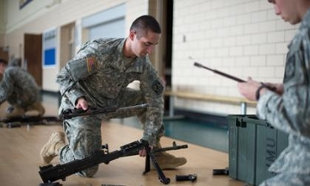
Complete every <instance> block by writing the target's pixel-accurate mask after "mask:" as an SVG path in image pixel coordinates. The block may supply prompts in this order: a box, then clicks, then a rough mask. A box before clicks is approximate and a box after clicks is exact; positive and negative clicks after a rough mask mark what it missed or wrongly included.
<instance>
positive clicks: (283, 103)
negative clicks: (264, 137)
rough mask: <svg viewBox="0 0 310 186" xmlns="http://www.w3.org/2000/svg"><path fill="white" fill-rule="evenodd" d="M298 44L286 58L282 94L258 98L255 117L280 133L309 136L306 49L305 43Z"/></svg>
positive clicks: (309, 61)
mask: <svg viewBox="0 0 310 186" xmlns="http://www.w3.org/2000/svg"><path fill="white" fill-rule="evenodd" d="M302 43H303V44H300V45H299V44H298V45H296V46H294V47H292V48H291V49H290V51H293V52H290V53H289V55H288V57H287V62H286V69H285V76H284V93H283V95H282V96H280V95H277V94H275V93H273V92H271V91H267V93H265V94H263V95H262V97H261V98H260V99H259V102H258V105H257V114H258V116H259V117H260V118H261V119H266V120H267V121H268V122H269V123H270V124H271V125H273V126H274V127H276V128H278V129H280V130H283V131H285V132H287V133H290V134H294V135H303V136H307V137H310V107H309V104H310V90H309V89H310V85H309V84H310V69H309V66H310V59H309V56H310V55H309V53H310V48H309V46H308V45H309V42H302ZM296 47H297V48H296ZM301 51H303V52H301Z"/></svg>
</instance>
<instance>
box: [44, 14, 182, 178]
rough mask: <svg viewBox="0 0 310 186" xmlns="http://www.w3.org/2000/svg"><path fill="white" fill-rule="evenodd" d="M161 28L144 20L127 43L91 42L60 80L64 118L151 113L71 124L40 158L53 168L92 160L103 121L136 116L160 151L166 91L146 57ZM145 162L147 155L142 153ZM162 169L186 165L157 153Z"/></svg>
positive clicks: (132, 29) (145, 136) (87, 173)
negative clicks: (76, 113)
mask: <svg viewBox="0 0 310 186" xmlns="http://www.w3.org/2000/svg"><path fill="white" fill-rule="evenodd" d="M160 36H161V28H160V25H159V24H158V22H157V21H156V19H154V18H153V17H152V16H148V15H144V16H141V17H139V18H137V19H136V20H135V21H134V22H133V23H132V25H131V27H130V32H129V35H128V37H127V38H120V39H111V38H104V39H97V40H93V41H89V42H87V43H86V44H85V45H84V46H83V47H82V48H81V49H80V51H79V52H78V54H77V56H76V57H75V58H74V59H73V60H71V61H69V62H68V64H67V65H66V66H65V67H64V68H63V69H62V70H61V72H60V74H59V75H58V77H57V82H58V83H59V84H60V92H61V94H62V96H63V97H62V102H61V106H60V112H62V111H64V110H66V109H73V108H76V109H83V110H87V109H88V108H89V107H96V108H103V107H123V106H130V105H137V104H142V103H147V105H148V107H147V108H141V109H135V110H129V111H128V110H127V111H118V112H115V113H108V114H104V115H95V116H84V117H75V118H72V119H67V120H65V121H64V123H63V124H64V129H65V133H66V136H67V138H68V141H69V144H65V140H64V133H62V132H55V133H53V134H52V136H51V137H50V139H49V141H48V142H47V143H46V144H45V145H44V146H43V148H42V149H41V158H42V160H43V161H44V162H45V163H49V162H50V161H51V160H52V159H53V158H54V157H55V156H57V155H59V156H60V162H61V163H67V162H70V161H73V160H75V159H82V158H85V157H87V156H90V155H91V154H92V153H93V152H94V151H95V150H98V149H101V145H102V141H101V119H103V118H105V119H110V118H124V117H130V116H137V117H138V118H139V120H140V122H141V123H142V124H143V129H144V132H143V137H142V139H144V140H147V141H148V142H149V144H150V146H152V147H155V148H157V147H160V143H159V139H160V137H162V136H163V134H164V127H163V121H162V120H163V109H164V108H163V107H164V106H163V90H164V85H163V82H162V81H161V79H160V78H159V76H158V74H157V72H156V71H155V69H154V67H153V66H152V65H151V62H150V60H149V57H148V54H149V53H150V52H151V51H152V50H153V48H154V46H155V45H156V44H158V41H159V39H160ZM134 80H138V81H140V90H134V89H130V88H128V87H127V86H128V84H129V83H131V82H133V81H134ZM139 155H140V156H145V155H146V152H145V150H144V149H143V150H140V152H139ZM156 159H157V161H158V163H159V165H160V167H161V168H162V169H172V168H176V167H178V166H181V165H183V164H185V163H186V159H185V158H183V157H180V158H177V157H175V156H173V155H170V154H168V153H157V157H156ZM97 170H98V166H95V167H93V168H90V169H88V170H84V171H82V172H80V173H79V175H81V176H86V177H91V176H93V175H94V174H95V173H96V172H97Z"/></svg>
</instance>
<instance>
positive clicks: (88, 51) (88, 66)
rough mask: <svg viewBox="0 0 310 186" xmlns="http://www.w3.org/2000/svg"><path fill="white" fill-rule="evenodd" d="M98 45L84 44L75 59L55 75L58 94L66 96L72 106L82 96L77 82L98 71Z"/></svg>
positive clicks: (94, 43)
mask: <svg viewBox="0 0 310 186" xmlns="http://www.w3.org/2000/svg"><path fill="white" fill-rule="evenodd" d="M98 44H99V43H97V42H91V43H86V44H85V45H84V46H83V47H82V48H81V49H80V51H79V52H78V54H77V55H76V56H75V58H74V59H73V60H70V61H69V62H68V63H67V64H66V65H65V67H63V68H62V69H61V71H60V73H59V74H58V75H57V78H56V82H57V83H58V84H59V85H60V87H59V89H60V93H61V95H62V96H66V97H67V98H68V99H69V100H70V102H71V104H72V105H75V104H76V101H77V99H78V98H80V97H83V96H84V94H83V91H82V90H81V89H80V87H79V85H78V81H80V80H83V79H85V78H87V77H88V76H90V75H91V74H93V73H95V72H96V70H97V69H98V59H97V52H98Z"/></svg>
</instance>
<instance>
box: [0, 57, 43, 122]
mask: <svg viewBox="0 0 310 186" xmlns="http://www.w3.org/2000/svg"><path fill="white" fill-rule="evenodd" d="M20 63H21V59H20V58H16V59H13V60H12V61H11V63H10V65H9V66H7V62H6V61H5V60H3V59H0V73H1V74H2V80H1V82H0V103H1V104H2V103H3V102H4V101H7V102H8V103H9V104H10V106H9V107H8V108H7V109H6V112H5V116H4V117H5V119H9V118H12V117H19V116H24V115H25V113H26V112H27V111H31V110H35V111H37V112H38V115H39V116H42V115H43V114H44V112H45V109H44V107H43V106H42V105H41V103H40V88H39V87H38V85H37V84H36V82H35V80H34V78H33V76H31V75H30V74H29V73H28V72H27V71H26V70H25V69H22V68H21V67H20Z"/></svg>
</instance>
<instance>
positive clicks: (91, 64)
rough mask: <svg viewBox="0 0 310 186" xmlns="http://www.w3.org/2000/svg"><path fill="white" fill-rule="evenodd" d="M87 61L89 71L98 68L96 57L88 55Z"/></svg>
mask: <svg viewBox="0 0 310 186" xmlns="http://www.w3.org/2000/svg"><path fill="white" fill-rule="evenodd" d="M86 63H87V70H88V72H91V71H93V70H95V69H96V68H97V61H96V58H95V57H88V58H87V59H86Z"/></svg>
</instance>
